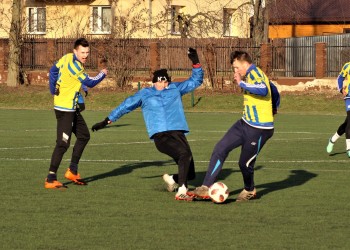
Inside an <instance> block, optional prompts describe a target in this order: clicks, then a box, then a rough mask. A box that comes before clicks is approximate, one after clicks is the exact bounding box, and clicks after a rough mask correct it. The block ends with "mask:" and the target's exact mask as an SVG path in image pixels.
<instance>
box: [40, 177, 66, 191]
mask: <svg viewBox="0 0 350 250" xmlns="http://www.w3.org/2000/svg"><path fill="white" fill-rule="evenodd" d="M45 188H50V189H58V188H67V186H65V185H63V184H62V183H61V182H59V181H57V180H53V181H49V180H48V179H47V178H46V179H45Z"/></svg>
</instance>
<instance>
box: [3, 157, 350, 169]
mask: <svg viewBox="0 0 350 250" xmlns="http://www.w3.org/2000/svg"><path fill="white" fill-rule="evenodd" d="M0 160H6V161H50V160H51V159H49V158H0ZM63 161H70V160H69V159H63ZM80 161H82V162H152V161H158V160H118V159H110V160H108V159H105V160H88V159H81V160H80ZM237 162H238V161H225V163H237ZM349 162H350V160H283V161H282V160H269V161H259V163H349ZM196 163H209V161H196ZM349 170H350V169H349Z"/></svg>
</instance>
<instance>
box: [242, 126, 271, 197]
mask: <svg viewBox="0 0 350 250" xmlns="http://www.w3.org/2000/svg"><path fill="white" fill-rule="evenodd" d="M273 132H274V130H273V129H257V128H253V127H251V126H249V125H245V128H244V138H245V139H244V143H243V145H242V151H241V155H240V158H239V162H238V165H239V168H240V169H241V173H242V176H243V182H244V189H243V191H242V192H241V193H240V194H239V195H238V197H237V199H236V201H243V200H249V199H253V198H255V196H256V189H255V186H254V165H255V161H256V158H257V156H258V154H259V152H260V151H261V149H262V148H263V146H264V145H265V143H266V142H267V140H268V139H270V138H271V137H272V135H273Z"/></svg>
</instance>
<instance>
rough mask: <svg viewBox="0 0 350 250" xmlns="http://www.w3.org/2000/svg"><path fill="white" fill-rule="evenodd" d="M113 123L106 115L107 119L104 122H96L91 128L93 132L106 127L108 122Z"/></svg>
mask: <svg viewBox="0 0 350 250" xmlns="http://www.w3.org/2000/svg"><path fill="white" fill-rule="evenodd" d="M110 123H112V122H111V121H110V120H109V118H108V117H106V119H104V120H103V121H102V122H99V123H96V124H95V125H94V126H92V128H91V130H92V131H93V132H95V131H97V130H100V129H103V128H104V127H106V126H107V125H108V124H110Z"/></svg>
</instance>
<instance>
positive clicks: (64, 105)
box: [49, 53, 106, 112]
mask: <svg viewBox="0 0 350 250" xmlns="http://www.w3.org/2000/svg"><path fill="white" fill-rule="evenodd" d="M105 76H106V75H105V74H104V73H103V72H102V71H101V72H100V73H99V74H98V75H97V76H96V77H89V75H88V74H87V73H86V72H85V69H84V66H83V64H82V63H81V62H80V61H79V60H78V59H77V58H76V56H75V55H74V54H73V53H69V54H66V55H64V56H63V57H62V58H61V59H60V60H59V61H58V62H57V63H56V64H54V65H53V66H52V67H51V69H50V77H49V80H50V92H51V94H55V89H56V88H57V89H59V95H55V96H54V109H56V110H61V111H68V112H74V111H75V110H76V108H77V107H76V106H77V101H78V98H79V99H81V98H82V96H81V95H80V89H81V87H82V85H85V86H87V87H90V88H92V87H94V86H96V85H97V84H98V83H100V82H101V81H102V80H103V79H104V78H105Z"/></svg>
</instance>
